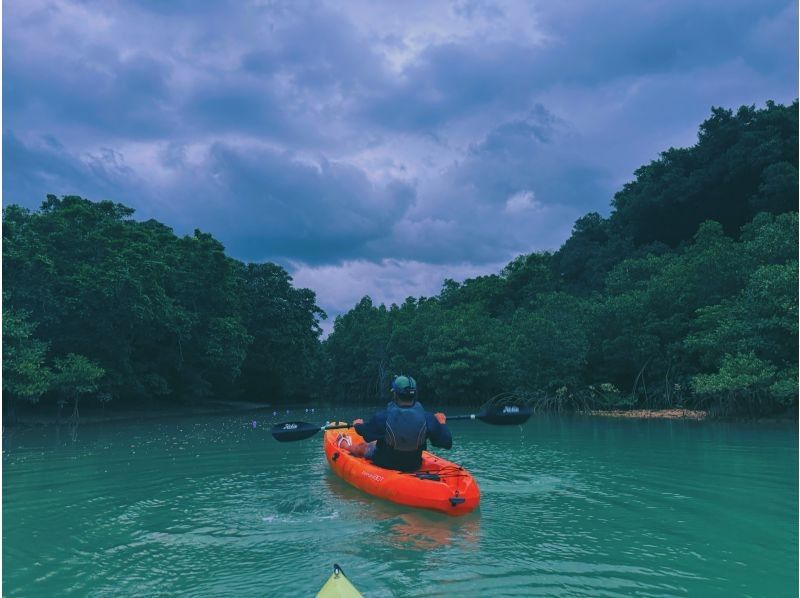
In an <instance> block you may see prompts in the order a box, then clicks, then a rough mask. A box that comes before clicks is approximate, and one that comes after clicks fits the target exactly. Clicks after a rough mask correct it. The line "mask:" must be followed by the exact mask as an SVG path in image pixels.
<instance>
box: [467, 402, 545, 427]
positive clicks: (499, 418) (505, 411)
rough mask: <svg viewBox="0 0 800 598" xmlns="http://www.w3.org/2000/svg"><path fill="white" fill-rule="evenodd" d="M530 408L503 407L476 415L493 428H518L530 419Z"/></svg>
mask: <svg viewBox="0 0 800 598" xmlns="http://www.w3.org/2000/svg"><path fill="white" fill-rule="evenodd" d="M531 413H532V412H531V409H530V407H518V406H517V405H503V406H502V407H493V408H492V409H487V410H486V411H484V412H482V413H479V414H478V419H479V420H481V421H484V422H486V423H487V424H494V425H495V426H518V425H520V424H524V423H525V422H526V421H528V419H530V417H531Z"/></svg>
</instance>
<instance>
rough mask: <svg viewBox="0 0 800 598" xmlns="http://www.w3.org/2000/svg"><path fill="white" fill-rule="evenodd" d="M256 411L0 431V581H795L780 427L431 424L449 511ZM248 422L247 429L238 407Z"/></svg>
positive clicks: (652, 588) (146, 586) (766, 590)
mask: <svg viewBox="0 0 800 598" xmlns="http://www.w3.org/2000/svg"><path fill="white" fill-rule="evenodd" d="M358 415H362V416H363V415H368V414H365V413H355V412H350V411H344V412H342V411H339V412H337V413H335V414H334V413H333V412H332V411H331V412H328V411H327V410H324V411H319V410H318V411H317V412H316V413H315V414H313V415H311V414H305V413H303V410H302V409H301V410H300V415H298V412H296V411H295V412H293V413H292V414H291V415H289V416H286V415H282V416H279V417H277V418H275V417H273V416H272V413H271V412H269V413H265V412H263V411H261V412H255V413H250V414H243V415H236V416H216V417H208V416H206V417H192V418H185V419H179V418H173V419H162V420H155V421H144V422H136V423H133V422H131V423H106V424H95V425H83V426H81V427H80V428H79V429H78V430H77V432H76V433H75V434H73V433H71V432H70V431H69V429H68V428H65V427H62V429H61V431H60V432H58V433H57V431H56V429H55V427H54V426H51V427H49V428H38V429H24V430H22V429H18V430H9V429H6V430H5V436H4V440H3V460H2V465H3V528H2V535H3V560H2V569H3V574H2V579H3V587H2V591H3V592H2V593H3V595H4V596H64V595H75V596H156V595H169V596H173V595H189V596H281V595H286V596H313V595H314V594H315V593H316V591H317V590H318V589H319V588H320V587H321V586H322V584H323V583H324V582H325V580H326V579H327V577H328V576H329V574H330V570H331V567H332V564H333V563H334V562H336V563H339V564H340V565H341V566H342V568H343V569H344V570H345V572H346V573H347V575H348V577H349V578H350V579H351V580H352V581H353V583H354V584H355V585H356V586H357V587H358V588H359V589H360V590H361V591H362V592H363V593H364V594H365V595H367V596H459V597H467V596H539V595H541V596H795V595H797V588H798V461H797V459H798V436H797V431H796V426H794V425H779V424H776V425H765V424H731V423H704V422H685V421H665V420H637V421H632V420H613V419H601V418H577V417H576V418H555V417H544V416H539V417H536V416H535V417H534V418H532V419H531V420H530V421H529V422H528V423H527V424H525V425H524V426H522V427H508V428H507V427H495V426H491V425H488V424H485V423H482V422H477V421H473V422H470V421H459V422H452V424H451V425H450V428H451V430H452V432H453V436H454V439H455V446H454V447H453V449H452V450H450V451H442V454H443V456H446V457H448V458H449V459H451V460H454V461H457V462H459V463H461V464H462V465H464V466H465V467H467V468H468V469H469V470H470V471H471V472H472V473H473V475H474V476H475V477H476V478H477V480H478V483H479V485H480V488H481V493H482V498H481V506H480V508H479V509H478V510H477V511H476V512H474V513H472V514H470V515H468V516H465V517H461V518H450V517H447V516H446V515H438V514H435V513H427V512H422V511H419V510H415V509H411V508H406V507H401V506H397V505H394V504H391V503H387V502H383V501H380V500H377V499H373V498H371V497H369V496H367V495H365V494H363V493H361V492H360V491H358V490H356V489H354V488H352V487H350V486H348V485H347V484H346V483H345V482H343V481H342V480H340V479H338V478H336V477H335V476H333V475H332V474H331V473H330V471H328V467H327V464H326V462H325V459H324V455H323V452H322V446H321V444H322V438H321V437H322V435H321V434H319V435H317V436H315V437H313V438H311V439H309V440H304V441H300V442H293V443H278V442H276V441H274V440H273V439H272V437H271V436H270V433H269V426H270V424H272V423H274V422H275V421H278V420H292V419H299V420H306V421H312V422H324V421H325V420H326V418H329V417H330V418H332V419H333V418H334V416H335V417H336V418H337V419H347V420H350V419H352V418H353V417H355V416H358ZM253 422H255V425H254V423H253Z"/></svg>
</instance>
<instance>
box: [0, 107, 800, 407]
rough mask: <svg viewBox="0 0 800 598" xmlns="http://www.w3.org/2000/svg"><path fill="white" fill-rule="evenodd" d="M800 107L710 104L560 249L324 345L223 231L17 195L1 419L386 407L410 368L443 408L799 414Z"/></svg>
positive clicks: (103, 206) (273, 270) (370, 318)
mask: <svg viewBox="0 0 800 598" xmlns="http://www.w3.org/2000/svg"><path fill="white" fill-rule="evenodd" d="M797 112H798V106H797V102H794V103H793V104H792V105H790V106H781V105H777V104H773V103H768V104H767V106H766V107H765V108H763V109H756V108H754V107H742V108H741V109H739V110H738V111H737V112H732V111H728V110H723V109H714V110H713V111H712V115H711V117H710V118H709V119H708V120H706V121H705V122H704V123H703V124H702V125H701V126H700V132H699V136H698V142H697V144H695V145H694V146H692V147H690V148H683V149H675V148H671V149H669V150H667V151H665V152H663V153H662V155H661V157H660V158H659V159H658V160H656V161H654V162H651V163H650V164H648V165H646V166H643V167H641V168H639V169H638V170H637V171H636V172H635V178H634V179H633V180H632V181H631V182H630V183H628V184H626V185H625V186H624V187H623V189H622V190H620V191H619V192H618V193H617V194H616V195H615V196H614V199H613V202H612V209H611V213H610V215H609V216H608V217H603V216H601V215H600V214H597V213H591V214H587V215H585V216H583V217H582V218H580V219H579V220H578V221H577V222H576V223H575V226H574V228H573V231H572V235H571V236H570V237H569V239H567V241H566V242H565V243H564V244H563V245H562V247H561V248H559V249H558V250H557V251H553V252H536V253H532V254H528V255H521V256H519V257H517V258H516V259H514V260H513V261H512V262H510V263H509V264H508V265H507V266H506V267H505V268H504V269H503V270H502V272H499V273H497V274H494V275H489V276H481V277H477V278H474V279H470V280H467V281H464V282H463V283H459V282H456V281H453V280H445V281H444V283H443V287H442V290H441V292H440V293H439V294H438V295H437V296H435V297H428V298H425V297H421V298H408V299H406V300H405V301H404V302H403V303H402V304H400V305H391V306H385V305H375V304H373V302H372V301H371V299H370V298H369V297H364V298H363V299H362V300H361V301H360V302H359V303H358V304H357V305H356V306H354V307H353V309H351V310H350V311H349V312H348V313H346V314H344V315H342V316H339V317H337V318H336V320H335V323H334V328H333V331H332V333H331V334H330V336H329V337H328V338H327V339H326V340H325V341H321V340H320V328H319V319H320V318H322V317H324V314H323V312H322V310H321V309H320V308H319V307H318V306H317V305H316V297H315V295H314V293H313V292H312V291H310V290H308V289H296V288H294V286H293V285H292V280H291V278H290V276H289V275H288V273H287V272H286V271H285V270H284V269H283V268H281V267H280V266H278V265H275V264H271V263H263V264H245V263H242V262H240V261H237V260H235V259H232V258H230V257H228V256H226V255H225V251H224V247H223V246H222V245H221V244H220V243H219V242H218V241H217V240H215V239H214V238H213V237H212V236H211V235H209V234H207V233H203V232H201V231H195V232H194V234H193V235H188V236H184V237H179V236H177V235H175V234H174V232H173V231H172V230H171V229H170V228H169V227H167V226H165V225H163V224H161V223H159V222H156V221H155V220H148V221H145V222H139V221H136V220H134V219H133V210H132V209H130V208H128V207H125V206H123V205H120V204H116V203H113V202H110V201H102V202H97V203H95V202H91V201H88V200H86V199H82V198H80V197H76V196H66V197H61V198H58V197H56V196H53V195H49V196H48V197H47V200H46V201H45V202H44V203H43V204H42V207H41V208H40V209H39V210H38V211H30V210H27V209H24V208H22V207H19V206H16V205H10V206H6V207H5V208H4V210H3V277H4V283H5V284H4V286H3V398H4V405H5V411H4V414H5V415H9V414H11V415H12V417H13V409H14V405H15V403H20V402H24V403H25V404H32V403H36V404H38V405H40V406H41V407H42V408H43V409H52V412H53V413H54V414H55V413H59V414H61V412H62V409H63V407H64V406H65V405H68V413H70V414H71V417H77V416H78V407H79V405H80V402H81V400H84V399H91V400H95V401H100V402H104V403H108V404H109V405H116V406H118V407H122V408H125V407H130V406H137V407H144V408H148V409H154V410H155V409H158V408H159V407H160V406H164V405H166V404H169V405H174V404H175V402H176V401H201V400H231V401H233V400H246V401H265V402H272V403H277V402H286V401H305V400H310V399H312V400H313V399H315V398H320V397H319V393H320V389H323V388H324V389H325V392H324V395H325V396H324V398H325V399H326V400H337V401H343V402H344V401H348V402H349V401H357V402H364V403H371V404H374V403H375V402H376V401H377V400H379V398H381V395H384V394H385V393H386V389H387V388H388V383H389V379H390V376H391V374H394V373H401V372H404V373H411V374H413V375H415V376H416V377H417V379H418V380H419V382H420V384H421V386H422V389H423V396H424V397H425V400H426V402H428V403H431V404H448V403H449V404H459V403H464V404H473V403H476V402H482V401H483V400H485V399H486V398H487V397H490V396H494V395H497V394H498V393H500V392H506V391H513V392H515V393H517V394H519V395H520V396H523V397H525V398H526V400H527V401H529V402H531V403H534V404H536V405H537V406H538V407H540V408H542V409H557V410H564V409H577V410H590V409H595V410H607V409H620V408H623V409H628V408H630V409H633V408H644V409H653V408H692V409H701V410H705V411H710V412H711V413H712V414H738V415H741V414H744V415H766V414H773V413H779V412H785V411H787V410H788V411H793V410H796V408H797V389H798V386H797V377H798V369H797V346H798V328H797V321H798V314H797V303H798V276H797V270H798V263H797V247H798V222H797V192H798V171H797V167H798V155H797V141H798V135H797V125H798V118H797ZM383 398H385V396H384V397H383Z"/></svg>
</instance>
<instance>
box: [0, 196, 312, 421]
mask: <svg viewBox="0 0 800 598" xmlns="http://www.w3.org/2000/svg"><path fill="white" fill-rule="evenodd" d="M132 215H133V210H131V209H130V208H127V207H125V206H122V205H120V204H114V203H112V202H108V201H104V202H96V203H95V202H91V201H88V200H86V199H83V198H80V197H75V196H66V197H63V198H57V197H55V196H53V195H49V196H48V197H47V201H45V202H44V203H43V204H42V207H41V209H40V210H39V211H38V212H31V211H29V210H25V209H23V208H20V207H18V206H13V205H12V206H8V207H6V208H5V209H4V210H3V274H4V281H5V283H6V284H5V287H4V318H3V319H4V332H3V333H4V340H5V339H6V338H8V339H11V338H12V337H13V338H14V339H15V340H13V341H12V342H9V344H8V351H6V352H4V365H3V368H4V373H6V374H7V375H8V384H5V383H4V393H6V394H8V395H9V396H11V395H16V396H20V397H29V398H34V397H39V396H42V395H45V394H47V393H48V392H52V394H54V395H55V394H58V395H59V396H62V397H63V396H65V395H70V396H82V395H93V394H96V395H102V396H103V397H105V398H108V397H117V398H118V399H120V402H121V403H123V404H125V403H142V402H144V403H145V404H147V405H152V406H155V405H156V404H157V402H158V401H162V400H167V399H198V398H203V397H216V398H223V399H231V398H236V397H238V396H241V395H243V394H246V395H247V398H248V399H250V400H253V399H255V400H269V401H280V400H285V399H288V398H291V397H298V396H308V394H309V393H310V392H312V389H313V387H314V375H315V370H314V368H315V367H317V365H318V364H317V362H316V361H315V360H316V359H318V357H317V356H318V348H319V334H320V329H319V325H318V322H317V318H319V317H324V314H323V312H322V311H321V310H320V309H319V308H318V307H317V306H316V305H315V296H314V294H313V293H312V292H311V291H308V290H307V289H294V288H293V287H292V285H291V278H290V277H289V276H288V274H286V272H285V271H284V270H283V269H282V268H280V267H279V266H276V265H274V264H250V265H245V264H242V263H241V262H238V261H236V260H233V259H231V258H229V257H228V256H226V255H225V249H224V247H223V246H222V244H221V243H219V242H218V241H217V240H215V239H214V238H213V237H211V235H209V234H206V233H203V232H201V231H195V232H194V234H193V235H190V236H185V237H182V238H181V237H177V236H176V235H175V234H174V233H173V232H172V230H171V229H170V228H168V227H166V226H164V225H163V224H160V223H158V222H156V221H154V220H149V221H146V222H136V221H134V220H132V218H131V216H132ZM15 314H25V316H24V317H25V318H27V319H23V320H21V319H20V318H21V316H19V315H15ZM24 322H29V323H30V325H29V326H27V325H25V324H24ZM46 348H49V352H50V354H51V355H53V356H58V358H57V359H55V360H54V362H53V363H54V366H53V367H54V370H55V374H54V376H53V378H52V380H50V382H49V383H48V384H45V383H44V382H38V381H39V380H41V381H43V380H47V376H46V375H45V374H43V375H42V376H38V375H36V374H34V373H31V372H36V371H37V369H41V368H45V369H44V370H43V371H45V370H46V366H45V365H43V364H45V359H44V353H45V349H46ZM264 364H265V365H264ZM100 371H102V372H104V375H102V376H100V377H99V378H98V376H97V372H100ZM262 374H267V375H266V376H262ZM265 377H266V378H267V380H265V379H264V378H265ZM100 378H102V380H100ZM26 379H30V380H31V381H32V382H30V383H29V386H30V387H29V388H27V387H25V384H26V383H25V380H26ZM34 382H36V384H34Z"/></svg>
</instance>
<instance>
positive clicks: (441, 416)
mask: <svg viewBox="0 0 800 598" xmlns="http://www.w3.org/2000/svg"><path fill="white" fill-rule="evenodd" d="M433 417H435V418H436V420H437V421H438V422H439V423H440V424H442V425H444V424H445V423H446V422H447V416H446V415H445V414H444V413H434V414H433Z"/></svg>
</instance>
